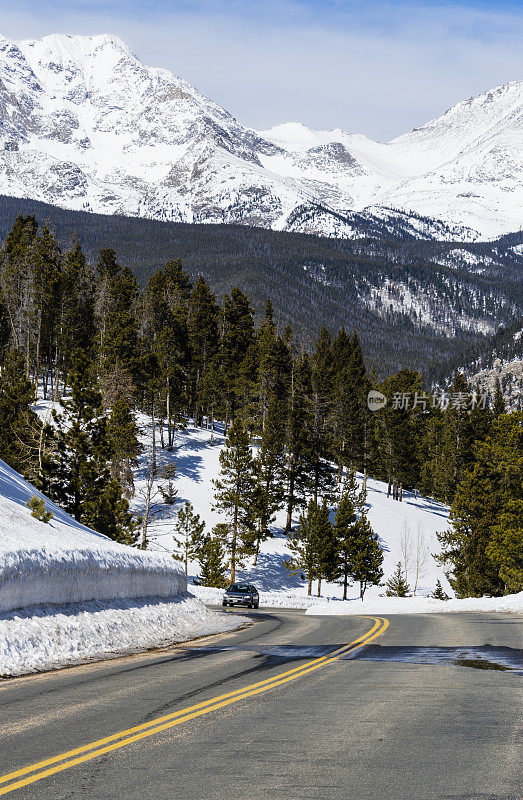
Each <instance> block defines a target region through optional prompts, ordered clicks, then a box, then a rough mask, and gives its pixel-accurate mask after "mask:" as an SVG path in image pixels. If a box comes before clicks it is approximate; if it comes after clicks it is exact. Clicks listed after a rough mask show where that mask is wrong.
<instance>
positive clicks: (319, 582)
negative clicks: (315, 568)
mask: <svg viewBox="0 0 523 800" xmlns="http://www.w3.org/2000/svg"><path fill="white" fill-rule="evenodd" d="M320 595H321V576H320V577H319V578H318V597H320Z"/></svg>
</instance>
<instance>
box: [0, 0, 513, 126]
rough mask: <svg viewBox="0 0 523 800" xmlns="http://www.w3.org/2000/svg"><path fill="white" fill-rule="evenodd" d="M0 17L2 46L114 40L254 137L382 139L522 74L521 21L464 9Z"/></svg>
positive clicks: (241, 9)
mask: <svg viewBox="0 0 523 800" xmlns="http://www.w3.org/2000/svg"><path fill="white" fill-rule="evenodd" d="M2 5H3V0H2V2H0V10H1V11H2V14H1V22H0V27H1V32H2V33H4V35H6V36H8V37H10V38H22V37H24V38H26V37H34V36H42V35H45V34H47V33H52V32H55V31H56V30H57V29H59V30H60V31H61V32H68V33H100V32H106V31H108V32H111V33H114V34H116V35H118V36H120V37H121V38H122V39H124V40H125V41H126V42H127V43H128V44H129V45H130V47H131V48H132V49H133V50H134V51H135V52H136V53H137V55H138V56H139V57H140V58H141V59H142V60H143V61H144V62H145V63H147V64H149V65H153V66H162V67H165V68H167V69H170V70H172V71H173V72H175V73H177V74H179V75H182V76H183V77H184V78H186V79H187V80H190V81H192V82H193V83H195V84H196V85H197V86H198V88H199V89H200V90H201V91H202V92H204V93H205V94H206V95H208V96H210V97H212V98H213V99H214V100H216V101H217V102H219V103H221V104H222V105H224V106H225V107H226V108H227V109H228V110H229V111H230V112H231V113H232V114H234V115H235V116H236V117H237V118H238V119H240V120H241V121H242V122H244V123H245V124H247V125H250V126H252V127H257V128H264V127H269V126H270V125H274V124H277V123H279V122H282V121H285V120H299V121H301V122H304V123H305V124H306V125H309V126H311V127H314V128H334V127H341V128H344V129H346V130H349V131H353V132H359V133H365V134H367V135H369V136H372V137H373V138H378V139H388V138H391V137H393V136H396V135H399V134H400V133H403V132H405V131H406V130H408V129H410V128H412V127H414V126H416V125H419V124H423V123H424V122H426V121H427V120H428V119H430V118H433V117H435V116H438V115H439V114H441V113H442V112H443V111H445V109H446V108H448V107H449V106H451V105H453V104H454V103H455V102H458V101H459V100H462V99H466V98H468V97H470V96H471V95H472V94H478V93H480V92H482V91H484V90H486V89H489V88H492V87H493V86H496V85H498V84H500V83H505V82H507V81H509V80H515V79H519V78H521V73H522V69H521V67H522V65H523V61H522V57H521V53H520V48H519V46H518V44H519V43H520V42H521V38H522V34H523V21H522V20H521V17H518V16H516V15H512V14H510V13H509V12H507V11H505V12H503V13H502V12H499V13H493V12H489V11H486V10H478V9H472V8H468V7H464V6H459V7H453V8H451V7H447V6H445V7H443V6H440V7H439V8H436V7H434V6H432V7H430V8H421V7H413V6H411V7H400V6H399V5H398V4H392V5H391V4H388V5H387V4H385V5H383V4H381V8H382V14H381V15H378V14H377V13H374V14H373V15H369V14H365V15H363V13H359V14H358V13H357V12H356V11H355V8H356V6H355V5H354V4H352V10H351V11H350V13H349V12H347V11H346V7H345V6H344V4H343V3H340V4H338V6H339V11H337V12H334V11H332V8H334V6H332V5H331V6H330V8H331V12H332V13H330V14H329V15H326V16H325V17H324V18H323V19H319V18H318V12H317V9H316V12H315V13H313V11H312V10H311V8H310V7H308V8H306V7H304V6H302V5H299V4H291V3H277V4H272V5H270V4H266V5H264V6H263V8H264V9H265V13H264V15H263V16H262V15H261V13H260V10H261V6H257V5H256V4H255V5H254V6H250V12H248V11H246V10H245V8H246V6H244V5H243V4H241V3H239V4H238V3H236V5H232V6H231V5H230V6H229V7H228V8H229V10H224V6H223V5H222V4H221V3H219V2H218V3H209V4H207V12H206V13H195V12H194V11H185V12H184V13H182V12H179V13H172V12H165V11H162V13H159V12H158V13H156V14H149V15H148V16H147V15H144V18H143V19H140V20H137V19H136V17H135V15H131V16H128V17H127V18H123V17H119V18H116V17H115V16H112V15H111V14H109V13H108V12H107V11H105V10H104V6H103V4H100V5H99V6H98V7H96V10H95V7H94V6H93V7H92V9H93V10H92V11H91V12H90V13H82V12H79V11H78V10H74V8H73V9H72V10H69V11H68V10H64V9H63V8H61V10H60V14H53V13H52V11H50V10H49V9H46V12H47V13H45V14H44V13H42V15H41V17H40V18H35V15H34V13H33V14H32V16H29V15H28V14H24V13H23V12H21V11H12V10H9V9H8V8H6V9H5V11H4V10H3V9H2ZM69 8H71V7H69ZM253 9H254V12H253ZM375 10H376V9H375Z"/></svg>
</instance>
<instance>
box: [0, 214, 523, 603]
mask: <svg viewBox="0 0 523 800" xmlns="http://www.w3.org/2000/svg"><path fill="white" fill-rule="evenodd" d="M309 326H310V327H311V328H312V321H311V320H309ZM310 338H311V339H314V343H313V345H312V346H311V348H310V350H306V349H305V348H303V347H302V346H300V345H299V344H297V343H296V341H295V337H294V334H293V331H292V328H291V327H290V326H288V325H286V326H285V327H283V328H282V327H280V326H278V324H277V322H276V321H275V319H274V315H273V307H272V304H271V302H270V300H269V299H267V301H266V304H265V310H264V314H263V316H262V319H261V321H260V322H258V323H257V322H256V320H255V316H254V313H253V308H252V305H251V302H250V299H249V297H248V296H247V295H246V294H245V293H244V292H243V291H241V290H240V289H238V288H233V289H232V290H231V291H230V292H229V293H228V294H226V295H225V297H224V298H223V300H221V301H219V300H218V299H217V297H216V295H215V294H214V293H213V292H212V291H211V289H210V287H209V285H208V283H207V282H206V281H205V279H204V278H203V277H202V276H200V277H199V278H198V279H197V280H196V281H193V280H191V277H190V275H189V274H188V273H187V272H186V271H185V270H184V269H183V267H182V264H181V262H180V261H178V260H170V261H167V263H166V264H164V266H163V267H162V268H161V269H158V270H157V271H156V272H154V274H152V275H151V276H150V278H149V279H148V280H147V282H146V284H145V286H144V287H143V288H141V287H140V286H139V284H138V281H137V279H136V277H135V275H134V274H133V273H132V272H131V270H130V269H129V268H127V267H122V266H121V265H120V264H119V262H118V259H117V257H116V253H115V251H114V250H113V249H111V248H104V249H102V250H101V251H100V253H99V255H98V257H97V260H96V264H95V265H91V264H90V262H89V260H87V259H86V257H85V254H84V252H83V251H82V248H81V246H80V244H79V243H78V242H76V243H74V242H73V243H72V244H71V246H70V249H68V250H66V251H65V252H63V253H62V251H61V249H60V248H59V246H58V243H57V241H56V239H55V237H54V236H53V234H52V232H51V231H50V230H49V228H47V227H45V226H43V227H41V228H40V227H39V225H38V223H37V221H36V220H35V218H34V217H32V216H26V217H23V216H19V217H18V218H17V220H16V223H15V225H14V227H13V229H12V230H11V231H10V233H9V234H8V236H7V237H6V240H5V244H4V246H3V248H2V251H1V254H0V356H1V374H0V417H1V419H2V423H3V424H2V427H1V428H0V458H2V459H4V460H5V461H6V462H7V463H8V464H9V465H10V466H11V467H13V468H14V469H16V470H18V471H19V472H22V473H23V474H24V475H25V476H27V477H28V478H30V479H31V480H32V482H33V483H35V484H36V485H37V486H38V488H40V489H41V490H42V491H44V492H45V493H46V494H47V496H49V497H50V498H51V499H52V500H54V501H55V502H57V503H58V504H60V505H61V506H62V507H63V508H64V509H65V510H66V511H67V512H68V513H70V514H71V515H72V516H73V517H74V518H75V519H77V520H78V521H80V522H82V523H84V524H85V525H88V526H90V527H92V528H93V529H94V530H97V531H99V532H100V533H104V534H106V535H107V536H109V537H110V538H113V539H116V540H118V541H123V542H127V543H130V544H140V546H141V547H143V548H146V547H147V528H148V521H149V514H150V509H151V501H152V497H151V492H152V487H153V484H154V481H155V479H156V477H157V474H158V469H159V466H158V463H159V460H158V458H157V452H158V449H159V448H161V449H167V450H169V449H170V448H172V447H173V440H174V434H175V431H176V429H177V428H180V427H183V426H184V425H185V422H186V420H187V419H188V418H189V417H191V418H192V419H193V421H194V424H195V426H196V427H202V426H205V427H206V428H207V429H209V430H210V431H212V430H213V428H214V425H215V422H216V421H217V420H219V421H220V423H221V425H222V427H223V429H224V433H225V434H226V441H225V447H224V450H223V451H222V454H221V456H220V465H221V471H220V474H219V476H217V477H216V480H215V505H216V508H217V509H219V510H220V512H221V513H222V515H223V522H221V523H219V524H218V525H216V527H215V529H214V530H213V533H212V535H211V536H210V537H208V536H207V537H205V538H204V539H203V540H202V541H199V542H198V535H197V529H198V526H197V523H196V521H194V520H192V521H191V519H190V518H189V521H188V523H187V526H186V533H187V542H188V543H189V542H190V541H192V535H193V533H194V535H195V539H194V541H195V542H196V544H195V546H197V548H198V552H199V554H200V555H201V558H202V563H203V564H204V565H205V569H206V570H207V571H208V580H209V581H213V582H216V581H220V580H223V569H224V568H223V559H224V558H225V557H226V558H227V561H228V563H229V565H230V569H231V577H232V579H234V574H235V565H236V562H237V561H238V562H239V561H240V560H241V557H242V556H243V555H245V554H256V553H257V552H258V549H259V546H260V543H261V542H262V541H263V540H264V538H267V537H268V536H271V535H272V531H271V522H272V520H273V518H274V515H275V513H276V511H277V510H278V509H285V510H286V526H285V532H286V534H287V535H288V536H290V537H291V543H292V548H293V552H294V557H293V559H292V560H291V563H290V564H289V568H290V569H298V570H302V571H303V573H304V574H305V575H306V576H308V578H309V582H311V581H312V580H313V579H317V580H318V581H319V582H320V583H321V580H322V578H324V579H329V578H333V577H334V576H337V579H338V580H341V579H343V580H345V581H347V580H349V579H350V580H358V581H359V582H360V585H361V586H362V591H365V588H364V587H365V586H366V585H367V584H369V583H379V581H380V580H381V577H382V573H381V567H380V564H381V561H382V553H381V546H380V545H379V542H378V539H377V536H376V534H375V533H374V531H373V530H372V528H371V526H370V523H369V522H368V520H367V517H366V513H365V484H366V479H367V476H369V475H371V476H373V477H375V478H378V479H381V480H384V481H385V482H386V483H387V485H388V492H387V493H388V496H392V497H393V499H394V501H397V502H398V503H401V502H402V495H403V491H404V490H406V489H410V490H415V491H416V492H417V491H420V492H421V493H422V494H424V495H425V496H432V497H434V498H436V499H438V500H442V501H444V502H445V503H453V506H452V514H451V516H452V520H453V522H452V529H451V531H449V532H448V533H445V534H442V535H441V543H442V545H443V555H442V558H443V560H444V563H445V565H446V566H447V567H448V569H449V571H450V575H451V583H452V585H453V587H454V588H455V590H456V592H457V593H458V594H459V595H468V594H477V595H480V594H483V593H491V594H503V593H505V592H509V591H518V587H520V586H521V578H522V573H521V566H520V564H519V560H518V559H519V555H518V553H519V542H520V524H521V523H520V520H521V517H522V510H523V509H522V502H523V501H522V498H521V450H522V446H523V443H522V440H521V438H522V426H521V414H507V413H505V411H506V408H505V401H504V398H503V395H502V393H501V391H500V390H499V387H497V389H496V391H495V393H494V395H493V396H492V397H487V396H484V397H482V396H480V395H477V394H471V393H470V392H469V387H468V385H467V382H466V380H465V379H464V377H463V376H462V375H461V374H458V375H456V377H455V379H454V381H453V383H452V385H451V386H449V387H448V391H447V392H443V393H440V392H438V393H436V394H434V395H431V394H429V393H427V391H424V384H423V378H422V375H421V374H420V373H419V372H417V371H415V370H410V369H405V368H403V369H401V370H399V371H397V372H395V373H389V375H388V376H387V377H386V378H383V379H382V378H379V377H378V376H377V375H376V374H375V373H373V372H372V371H371V370H368V368H367V365H366V361H365V358H364V355H363V352H362V348H361V346H360V339H359V335H358V332H356V331H350V332H349V331H347V330H346V329H344V328H343V327H342V328H340V329H339V330H337V331H336V332H335V333H333V334H331V333H330V332H329V331H328V330H327V328H326V327H322V328H318V329H317V330H316V331H313V330H311V332H310ZM369 392H371V395H370V396H369ZM372 392H374V395H372ZM376 393H377V394H376ZM37 397H41V398H43V399H44V400H45V399H46V398H47V399H52V400H53V401H54V403H53V405H54V410H53V414H52V416H51V417H48V418H47V419H46V420H45V421H44V422H43V423H42V421H41V420H40V418H39V417H38V416H37V415H36V414H35V411H34V402H35V400H36V398H37ZM371 400H372V401H373V402H371ZM138 412H143V413H145V414H147V415H148V416H149V417H150V418H151V420H152V442H153V445H152V451H151V457H150V459H148V462H147V464H146V466H145V476H146V498H145V506H144V513H143V515H142V518H141V519H140V520H137V519H136V518H134V517H133V515H132V514H131V513H130V511H129V504H128V500H129V499H130V498H131V497H132V496H133V494H134V469H135V467H136V463H137V458H138V456H139V454H140V444H139V441H138V431H137V414H138ZM253 445H256V447H255V450H256V453H253V449H252V448H253ZM356 471H358V472H361V473H362V474H363V491H362V492H359V493H358V492H357V491H356V485H355V480H354V475H355V472H356ZM162 477H163V479H164V485H163V491H162V493H163V498H164V502H165V503H169V502H171V503H172V502H173V499H174V497H175V496H176V489H175V484H174V481H175V471H173V472H168V473H166V474H165V475H163V476H162ZM332 504H335V505H337V514H336V524H335V525H334V526H333V525H332V522H331V520H330V519H329V511H328V509H329V507H330V506H332ZM188 511H190V509H189V510H188ZM297 515H300V521H299V524H298V526H297V527H296V526H295V522H296V517H297ZM189 534H190V536H189ZM209 576H210V577H209ZM220 576H221V577H220ZM343 576H345V577H343Z"/></svg>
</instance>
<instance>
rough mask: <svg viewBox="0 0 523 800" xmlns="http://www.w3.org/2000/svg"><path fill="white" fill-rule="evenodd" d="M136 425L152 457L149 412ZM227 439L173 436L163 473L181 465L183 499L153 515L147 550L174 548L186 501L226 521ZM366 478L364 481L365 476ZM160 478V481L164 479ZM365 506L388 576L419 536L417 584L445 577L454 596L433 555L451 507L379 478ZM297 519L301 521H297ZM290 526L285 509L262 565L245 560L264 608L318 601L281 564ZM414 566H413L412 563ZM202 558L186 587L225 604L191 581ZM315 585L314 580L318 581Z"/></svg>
mask: <svg viewBox="0 0 523 800" xmlns="http://www.w3.org/2000/svg"><path fill="white" fill-rule="evenodd" d="M138 422H139V426H140V428H141V430H142V431H143V432H144V433H143V439H142V441H143V444H144V446H145V450H144V453H143V455H142V459H143V462H145V461H146V460H147V458H150V447H151V425H150V420H149V418H148V417H145V416H140V418H139V420H138ZM223 443H224V437H223V434H222V433H221V432H220V431H216V432H215V434H214V442H213V443H211V435H210V432H209V431H207V430H205V429H202V428H194V427H193V426H192V425H188V426H187V428H186V429H185V430H183V431H179V432H178V433H177V434H176V440H175V447H174V450H173V451H172V452H168V451H167V450H162V451H159V453H158V458H159V462H160V463H159V466H160V469H159V472H160V473H161V467H162V466H163V465H165V464H168V463H170V462H174V463H175V465H176V476H177V477H176V484H175V485H176V488H177V489H178V497H177V501H176V504H175V505H174V506H171V507H163V509H162V510H161V513H159V514H158V516H157V517H156V518H155V519H154V520H153V524H152V525H151V527H150V529H149V534H148V535H149V538H150V547H151V550H152V549H153V548H157V549H158V550H160V551H163V552H167V553H172V552H173V551H175V549H176V548H175V543H174V538H173V516H174V514H175V513H176V512H177V510H178V509H179V508H180V507H181V505H182V503H184V502H186V501H189V502H190V503H192V505H193V506H194V508H195V510H196V512H197V513H198V514H199V515H200V517H201V519H202V520H204V521H205V523H206V529H207V530H208V531H210V530H211V529H212V527H213V526H214V525H215V524H216V523H218V522H223V518H222V517H221V516H220V514H219V512H218V511H216V510H215V509H214V508H213V505H214V487H213V483H212V481H213V479H214V478H215V477H217V475H218V473H219V471H220V462H219V457H220V450H221V447H222V446H223ZM137 475H138V476H139V478H138V480H137V481H136V489H137V492H136V497H135V500H134V503H135V509H136V511H140V510H141V509H142V507H143V502H144V493H143V487H144V483H145V477H143V476H144V475H145V470H143V469H139V470H138V473H137ZM360 480H361V478H360ZM159 482H160V483H161V479H159ZM367 489H368V493H367V505H368V516H369V520H370V522H371V524H372V526H373V528H374V530H375V531H376V532H377V533H378V535H379V536H380V540H381V543H382V545H383V549H384V565H383V569H384V573H385V578H386V579H388V578H389V577H390V576H391V575H392V573H393V571H394V567H395V565H396V563H397V562H398V561H399V560H401V558H402V555H401V542H402V538H404V537H405V535H406V536H407V537H408V538H409V539H410V542H411V549H412V547H413V546H414V542H415V541H416V539H417V537H418V535H419V537H420V546H421V548H422V550H423V556H424V559H423V560H424V565H423V569H422V570H421V573H422V574H421V575H420V578H419V581H418V587H417V593H418V594H421V595H426V594H430V593H431V592H432V591H433V589H434V587H435V584H436V581H437V580H438V579H439V580H441V582H442V584H443V586H444V587H445V589H446V591H447V592H448V593H449V594H450V595H452V594H453V593H452V590H451V588H450V586H449V584H448V582H447V579H446V577H445V574H444V572H443V569H442V568H441V567H440V566H439V565H438V564H437V563H436V561H435V560H434V558H433V557H432V553H437V552H439V549H440V546H439V542H438V539H437V537H436V533H437V532H438V531H442V530H445V529H446V528H447V527H448V511H449V510H448V508H447V507H446V506H443V505H441V504H440V503H436V502H431V501H430V500H428V499H426V498H423V497H414V495H413V494H412V493H405V495H404V501H403V502H401V503H399V502H397V501H395V500H392V498H391V497H387V485H386V484H384V483H382V482H381V481H378V480H373V479H370V480H369V481H368V486H367ZM295 522H297V518H296V519H295ZM284 524H285V513H284V511H280V512H279V514H278V516H277V518H276V520H275V523H274V534H275V535H274V537H273V538H271V539H268V540H267V541H265V542H263V543H262V545H261V550H260V555H259V558H258V563H257V564H256V566H253V564H252V560H251V561H250V562H248V563H247V564H246V565H245V569H244V570H240V571H239V573H238V579H239V580H249V581H252V582H254V583H255V584H256V586H257V587H258V589H259V591H260V603H261V605H264V606H267V605H269V606H294V607H300V608H306V607H308V606H309V605H311V604H313V603H316V602H317V599H316V598H314V597H313V598H308V597H307V585H306V582H305V581H304V580H301V578H300V575H293V574H291V573H289V571H288V570H287V569H286V568H285V566H284V564H283V561H284V560H285V558H287V557H288V556H289V555H290V550H289V547H288V542H287V538H286V536H285V535H284V533H283V531H282V528H283V527H284ZM411 567H412V568H413V565H411ZM198 569H199V568H198V564H197V562H192V563H190V569H189V575H190V580H189V588H190V591H191V592H194V593H195V594H196V595H197V596H199V597H201V598H202V599H204V600H206V601H213V602H221V597H222V592H221V591H220V590H218V589H206V588H203V587H197V586H194V585H192V579H193V578H194V577H195V576H197V575H198ZM408 580H409V583H411V584H412V587H414V581H415V576H414V574H413V571H412V569H411V571H410V572H409V574H408ZM314 588H315V589H316V584H315V585H314ZM367 591H368V594H369V596H371V597H377V596H378V595H379V594H380V593H381V592H383V589H382V588H380V587H371V588H369V589H368V590H367ZM341 596H342V590H341V587H340V586H338V585H336V584H329V583H325V582H324V583H323V584H322V597H323V601H324V600H325V598H339V597H341ZM357 596H358V586H357V585H356V586H353V587H351V589H350V597H353V598H355V597H357Z"/></svg>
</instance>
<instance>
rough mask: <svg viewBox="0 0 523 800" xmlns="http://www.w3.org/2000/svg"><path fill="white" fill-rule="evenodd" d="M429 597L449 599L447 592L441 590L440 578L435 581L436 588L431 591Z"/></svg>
mask: <svg viewBox="0 0 523 800" xmlns="http://www.w3.org/2000/svg"><path fill="white" fill-rule="evenodd" d="M431 597H433V598H434V600H449V599H450V598H449V596H448V594H447V593H446V592H445V591H443V586H442V585H441V581H440V580H438V581H436V588H435V589H434V591H433V592H432V594H431Z"/></svg>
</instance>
